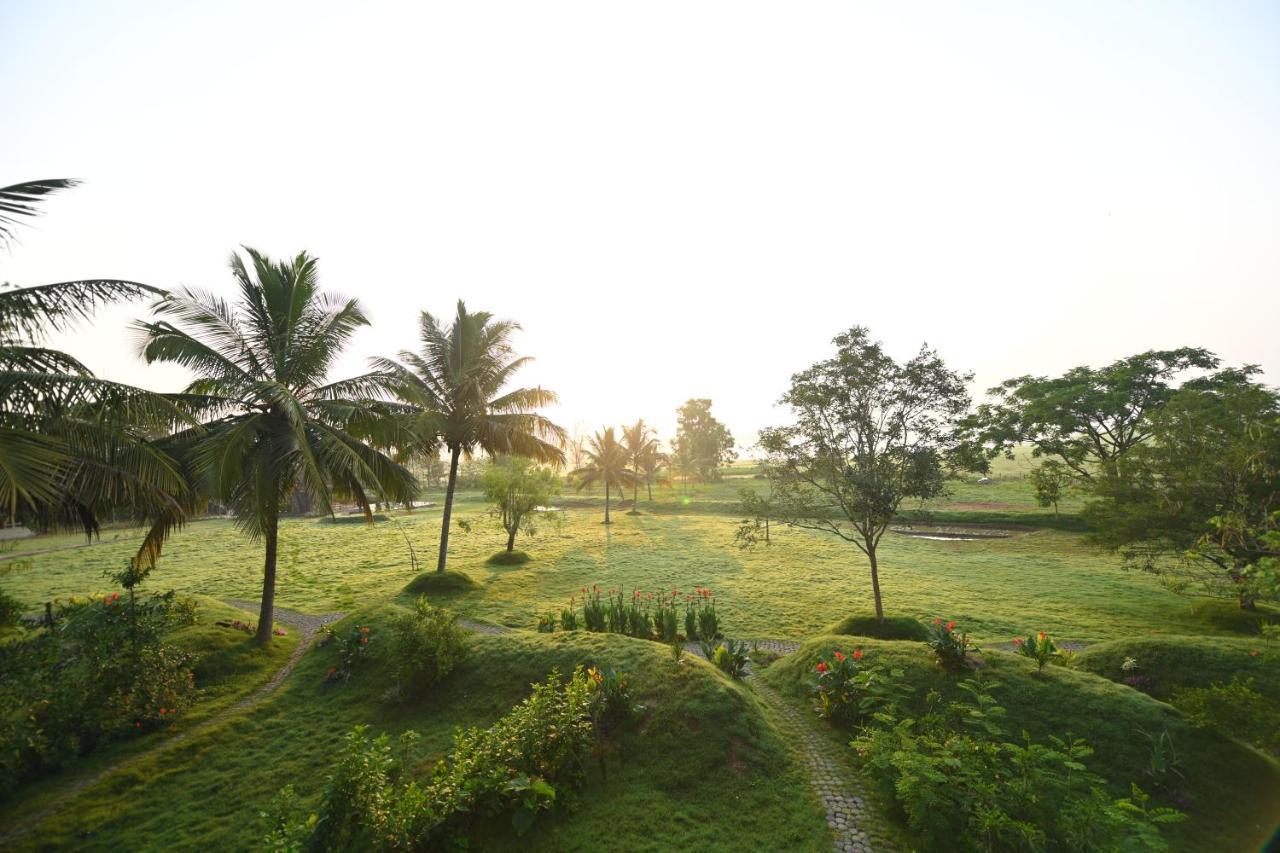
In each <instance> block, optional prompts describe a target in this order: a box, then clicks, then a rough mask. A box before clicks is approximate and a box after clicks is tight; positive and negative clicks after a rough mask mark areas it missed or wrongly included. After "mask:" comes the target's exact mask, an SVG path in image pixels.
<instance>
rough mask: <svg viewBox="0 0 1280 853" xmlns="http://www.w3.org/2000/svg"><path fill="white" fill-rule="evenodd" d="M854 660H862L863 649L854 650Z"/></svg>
mask: <svg viewBox="0 0 1280 853" xmlns="http://www.w3.org/2000/svg"><path fill="white" fill-rule="evenodd" d="M853 659H854V660H862V649H854V650H853Z"/></svg>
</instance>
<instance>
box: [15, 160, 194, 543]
mask: <svg viewBox="0 0 1280 853" xmlns="http://www.w3.org/2000/svg"><path fill="white" fill-rule="evenodd" d="M75 183H76V182H75V181H70V180H65V179H54V180H43V181H29V182H27V183H23V184H15V185H13V186H9V187H4V188H0V243H5V244H7V243H8V242H9V241H10V240H11V239H12V235H13V230H12V226H14V225H15V224H17V223H18V221H19V217H23V216H27V217H29V216H34V215H36V214H37V213H38V212H39V211H38V209H37V207H36V202H37V201H38V200H39V199H40V198H41V197H43V196H45V195H47V194H49V193H52V192H54V191H56V190H59V189H65V188H67V187H71V186H74V185H75ZM161 293H163V291H161V290H158V289H157V288H154V287H149V286H147V285H145V284H139V283H138V282H134V281H120V280H115V279H90V280H85V281H66V282H60V283H57V284H46V285H39V286H36V287H25V288H15V289H8V288H5V289H0V523H22V524H29V525H31V526H32V527H35V528H37V529H50V528H80V529H82V530H84V532H85V533H86V535H89V536H93V535H94V534H96V533H97V531H98V522H99V519H100V518H101V517H102V516H103V515H104V513H107V512H110V513H112V514H113V515H116V514H119V513H121V512H123V513H125V514H128V515H129V516H132V517H133V519H134V520H135V521H138V522H139V523H142V524H145V525H147V526H148V527H149V528H150V529H149V530H148V532H147V534H146V536H145V537H144V538H143V542H142V544H141V545H140V546H139V549H138V551H137V553H136V554H135V559H138V560H140V561H142V562H144V563H147V564H154V562H155V559H156V557H157V556H159V553H160V545H161V543H162V542H163V541H164V539H165V537H166V536H167V535H168V533H169V532H170V531H171V530H172V529H174V528H175V527H176V526H178V525H180V524H181V523H182V522H183V520H184V519H185V517H186V508H187V506H188V505H189V503H190V499H191V495H190V492H189V490H188V489H187V487H186V483H185V480H184V478H183V476H182V472H181V470H180V468H179V466H178V464H177V463H176V462H175V461H174V460H173V459H171V458H170V457H169V456H168V455H166V454H165V453H164V452H163V451H162V450H160V449H159V448H158V447H157V445H156V444H155V443H154V441H153V440H152V437H153V436H154V435H162V434H165V433H167V432H168V431H169V430H170V429H171V428H172V427H173V425H174V424H175V423H183V424H185V425H190V423H191V419H190V417H189V416H188V415H187V414H186V412H185V411H184V410H183V409H182V408H181V407H180V406H179V405H178V404H177V403H176V401H175V400H173V399H171V398H168V397H165V396H163V395H159V394H153V393H151V392H149V391H144V390H142V389H139V388H133V387H130V386H128V385H122V384H120V383H116V382H108V381H106V380H103V379H99V378H97V377H96V376H94V375H93V372H92V371H91V370H89V368H88V367H86V366H85V365H84V364H82V363H81V362H80V361H79V360H77V359H76V358H74V357H72V356H71V355H68V354H67V353H65V352H61V351H59V350H54V349H49V348H47V347H45V346H43V343H44V340H45V338H46V337H47V336H48V334H50V333H51V332H55V331H67V330H68V329H71V328H74V327H75V326H76V325H77V324H78V323H79V322H81V321H83V320H87V319H88V318H90V317H91V316H92V315H93V313H94V311H95V310H96V309H97V308H98V307H100V306H102V305H106V304H109V303H113V302H118V301H122V300H128V299H136V298H139V297H143V296H148V295H150V296H156V295H159V294H161Z"/></svg>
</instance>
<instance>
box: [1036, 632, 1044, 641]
mask: <svg viewBox="0 0 1280 853" xmlns="http://www.w3.org/2000/svg"><path fill="white" fill-rule="evenodd" d="M1045 636H1046V635H1045V633H1044V631H1041V632H1040V633H1039V634H1036V639H1037V640H1039V641H1040V642H1042V643H1043V642H1044V638H1045Z"/></svg>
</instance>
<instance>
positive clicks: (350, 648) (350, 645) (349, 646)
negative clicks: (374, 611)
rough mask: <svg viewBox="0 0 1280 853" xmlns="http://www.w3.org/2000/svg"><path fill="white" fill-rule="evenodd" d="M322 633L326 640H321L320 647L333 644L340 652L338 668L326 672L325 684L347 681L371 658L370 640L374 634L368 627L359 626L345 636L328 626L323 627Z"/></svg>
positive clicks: (334, 667)
mask: <svg viewBox="0 0 1280 853" xmlns="http://www.w3.org/2000/svg"><path fill="white" fill-rule="evenodd" d="M320 630H321V632H323V633H324V638H323V639H321V641H320V645H322V646H327V645H330V644H332V645H333V646H335V647H336V648H337V650H338V661H339V664H338V666H331V667H329V669H328V670H326V671H325V675H324V680H325V683H329V682H332V681H347V680H349V679H350V678H351V676H352V675H353V674H354V673H355V671H356V669H358V668H359V667H360V665H361V664H362V663H363V662H364V660H365V659H366V658H367V657H368V656H369V640H370V638H371V637H372V633H371V632H370V630H369V626H368V625H357V626H355V627H353V628H352V629H351V630H349V631H347V632H346V633H345V634H338V633H336V632H335V631H334V630H333V629H332V628H330V627H329V626H328V625H325V626H324V627H322V628H321V629H320Z"/></svg>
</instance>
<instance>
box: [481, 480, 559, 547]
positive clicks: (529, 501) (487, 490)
mask: <svg viewBox="0 0 1280 853" xmlns="http://www.w3.org/2000/svg"><path fill="white" fill-rule="evenodd" d="M558 494H560V478H559V477H557V476H556V475H555V473H554V472H553V471H551V469H549V468H544V467H542V466H540V465H538V464H537V463H535V462H534V461H533V460H532V459H527V458H525V457H523V456H503V457H500V458H498V459H496V460H495V461H494V463H493V464H492V465H490V466H489V469H488V470H487V471H486V472H485V475H484V495H485V497H486V498H488V499H489V500H490V501H491V502H492V503H493V504H494V510H493V511H494V514H495V515H497V516H498V519H499V521H500V522H501V524H502V529H503V530H505V531H506V532H507V551H506V553H508V554H514V553H515V552H514V551H513V549H514V547H515V541H516V534H518V533H523V534H525V535H526V536H533V535H535V534H536V533H537V528H538V522H539V520H540V518H543V517H545V516H546V514H545V513H541V514H540V513H538V512H537V511H536V510H537V509H538V508H539V507H546V506H549V505H550V504H551V501H552V499H553V498H554V497H555V496H556V495H558ZM557 515H558V514H557ZM524 559H525V560H527V559H528V556H527V555H525V557H524ZM507 565H510V564H507Z"/></svg>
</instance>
